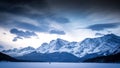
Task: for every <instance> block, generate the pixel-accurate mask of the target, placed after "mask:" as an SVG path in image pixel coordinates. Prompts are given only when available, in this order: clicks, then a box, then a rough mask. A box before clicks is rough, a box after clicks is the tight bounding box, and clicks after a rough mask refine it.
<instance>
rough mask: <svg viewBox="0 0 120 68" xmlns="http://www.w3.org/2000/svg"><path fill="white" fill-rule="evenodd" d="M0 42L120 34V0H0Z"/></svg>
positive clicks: (33, 42)
mask: <svg viewBox="0 0 120 68" xmlns="http://www.w3.org/2000/svg"><path fill="white" fill-rule="evenodd" d="M0 31H1V32H0V46H3V47H4V48H11V47H26V46H33V47H35V48H36V47H39V46H40V45H41V44H42V43H43V42H47V43H49V42H50V41H51V40H53V39H57V38H61V39H64V40H68V41H77V42H79V41H82V40H83V39H85V38H93V37H98V36H102V35H104V34H109V33H114V34H116V35H119V36H120V2H119V0H0Z"/></svg>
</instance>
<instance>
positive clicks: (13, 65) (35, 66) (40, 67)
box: [0, 62, 120, 68]
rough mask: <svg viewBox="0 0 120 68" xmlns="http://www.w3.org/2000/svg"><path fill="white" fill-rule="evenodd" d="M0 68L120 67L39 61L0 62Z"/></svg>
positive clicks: (114, 66)
mask: <svg viewBox="0 0 120 68" xmlns="http://www.w3.org/2000/svg"><path fill="white" fill-rule="evenodd" d="M0 68H120V64H109V63H39V62H30V63H26V62H19V63H17V62H0Z"/></svg>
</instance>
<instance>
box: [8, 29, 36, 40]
mask: <svg viewBox="0 0 120 68" xmlns="http://www.w3.org/2000/svg"><path fill="white" fill-rule="evenodd" d="M10 33H12V34H15V35H16V37H15V38H14V39H13V41H17V39H23V38H31V36H37V34H36V33H34V32H30V31H22V30H18V29H16V28H13V29H11V30H10Z"/></svg>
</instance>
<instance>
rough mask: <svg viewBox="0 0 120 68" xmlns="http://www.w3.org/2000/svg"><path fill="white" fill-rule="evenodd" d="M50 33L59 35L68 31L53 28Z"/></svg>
mask: <svg viewBox="0 0 120 68" xmlns="http://www.w3.org/2000/svg"><path fill="white" fill-rule="evenodd" d="M50 34H58V35H65V34H66V33H65V32H64V31H61V30H51V31H50Z"/></svg>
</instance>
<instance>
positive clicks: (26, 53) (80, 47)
mask: <svg viewBox="0 0 120 68" xmlns="http://www.w3.org/2000/svg"><path fill="white" fill-rule="evenodd" d="M2 53H5V54H7V55H10V56H12V57H14V58H16V59H21V60H30V61H45V62H49V61H50V62H83V61H86V60H88V59H89V60H90V59H93V58H97V57H103V56H110V55H114V54H120V36H117V35H115V34H107V35H104V36H102V37H97V38H86V39H85V40H83V41H81V42H69V41H66V40H63V39H60V38H58V39H56V40H52V41H50V43H43V44H42V45H41V46H40V47H38V48H36V49H35V48H33V47H30V46H29V47H25V48H20V49H17V48H14V49H9V50H3V51H2ZM119 61H120V60H119Z"/></svg>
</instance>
